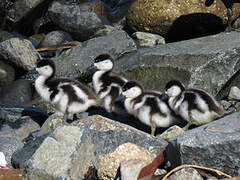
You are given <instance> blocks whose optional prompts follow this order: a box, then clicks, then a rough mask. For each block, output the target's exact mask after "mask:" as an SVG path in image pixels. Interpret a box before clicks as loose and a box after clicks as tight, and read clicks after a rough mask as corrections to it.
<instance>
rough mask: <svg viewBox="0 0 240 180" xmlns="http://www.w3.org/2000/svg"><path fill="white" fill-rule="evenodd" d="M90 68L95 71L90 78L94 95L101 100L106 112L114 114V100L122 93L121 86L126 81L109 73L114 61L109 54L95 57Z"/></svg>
mask: <svg viewBox="0 0 240 180" xmlns="http://www.w3.org/2000/svg"><path fill="white" fill-rule="evenodd" d="M91 67H95V68H96V69H97V71H96V72H95V73H94V74H93V78H92V83H93V89H94V92H95V94H96V95H97V97H98V98H99V99H101V100H102V103H103V106H104V108H105V109H106V110H107V111H108V112H110V113H111V112H114V111H115V110H116V101H115V100H116V98H117V97H119V95H120V94H121V93H122V86H123V85H124V83H125V82H127V80H126V79H125V78H123V77H121V76H118V75H113V74H112V73H111V72H112V70H113V68H114V59H113V57H112V56H111V55H109V54H100V55H99V56H97V57H96V58H95V59H94V63H93V64H92V66H91ZM89 69H90V68H89Z"/></svg>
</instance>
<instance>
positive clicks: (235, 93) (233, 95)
mask: <svg viewBox="0 0 240 180" xmlns="http://www.w3.org/2000/svg"><path fill="white" fill-rule="evenodd" d="M228 98H229V99H235V100H240V89H239V88H238V87H237V86H233V87H231V89H230V92H229V95H228Z"/></svg>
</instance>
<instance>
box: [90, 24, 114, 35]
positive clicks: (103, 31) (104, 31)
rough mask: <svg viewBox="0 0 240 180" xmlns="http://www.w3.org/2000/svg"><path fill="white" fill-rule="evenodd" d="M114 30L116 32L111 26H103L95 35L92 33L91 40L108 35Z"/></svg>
mask: <svg viewBox="0 0 240 180" xmlns="http://www.w3.org/2000/svg"><path fill="white" fill-rule="evenodd" d="M114 30H116V28H114V27H113V26H109V25H104V28H102V29H99V30H98V31H97V32H96V33H94V35H93V36H92V37H91V38H94V37H98V36H104V35H108V34H109V33H111V32H112V31H114Z"/></svg>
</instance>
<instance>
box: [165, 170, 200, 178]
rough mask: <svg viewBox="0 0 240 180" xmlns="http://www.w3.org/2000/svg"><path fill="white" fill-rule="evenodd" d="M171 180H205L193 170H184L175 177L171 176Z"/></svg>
mask: <svg viewBox="0 0 240 180" xmlns="http://www.w3.org/2000/svg"><path fill="white" fill-rule="evenodd" d="M168 179H169V180H186V179H188V180H203V178H202V176H201V175H200V174H199V173H198V171H197V170H196V169H193V168H183V169H181V170H179V171H177V172H175V173H174V174H173V175H171V176H170V177H169V178H168Z"/></svg>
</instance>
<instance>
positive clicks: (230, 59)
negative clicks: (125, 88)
mask: <svg viewBox="0 0 240 180" xmlns="http://www.w3.org/2000/svg"><path fill="white" fill-rule="evenodd" d="M239 42H240V36H239V34H238V33H236V32H231V33H220V34H218V35H214V36H207V37H203V38H198V39H191V40H187V41H181V42H176V43H168V44H164V45H159V46H157V47H154V48H145V49H139V50H138V51H137V52H135V53H131V54H128V55H125V56H123V57H121V58H120V59H118V60H117V62H116V66H115V72H117V73H119V74H120V75H123V76H125V78H127V79H136V80H138V81H140V82H141V83H142V84H143V85H144V86H145V88H147V89H156V90H161V91H163V90H164V86H165V84H166V83H167V81H169V80H171V79H178V80H180V81H182V82H183V83H184V84H185V85H186V86H189V87H198V88H203V89H205V90H207V91H208V92H211V93H213V94H216V93H217V92H218V91H219V90H220V88H221V87H222V86H223V85H224V84H225V83H226V82H227V81H228V79H229V78H230V77H231V76H232V75H233V74H234V73H235V72H236V71H237V70H238V69H240V59H239V53H240V51H239V50H240V43H239Z"/></svg>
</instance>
